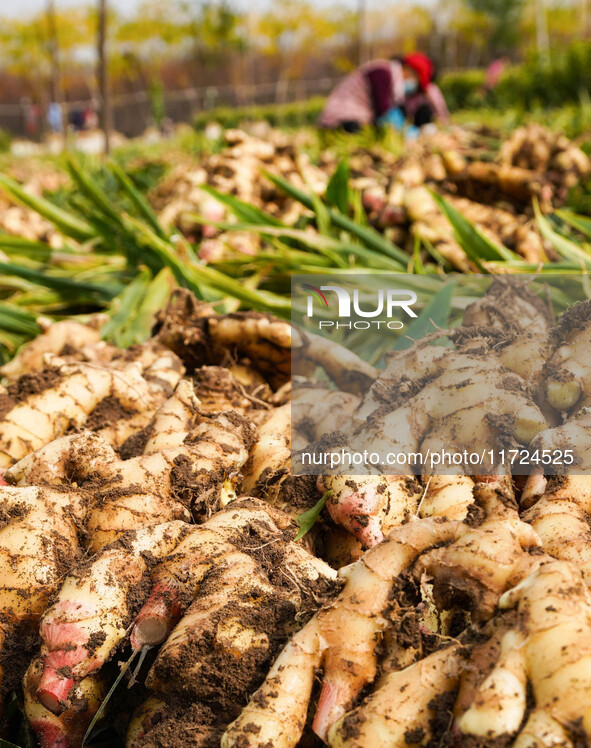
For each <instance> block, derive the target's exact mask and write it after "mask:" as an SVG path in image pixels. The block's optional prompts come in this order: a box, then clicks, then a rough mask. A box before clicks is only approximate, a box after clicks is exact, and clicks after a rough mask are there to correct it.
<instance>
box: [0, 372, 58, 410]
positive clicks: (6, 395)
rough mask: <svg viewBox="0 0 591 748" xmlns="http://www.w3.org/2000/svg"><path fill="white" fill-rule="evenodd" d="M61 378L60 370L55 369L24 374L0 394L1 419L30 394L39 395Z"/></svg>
mask: <svg viewBox="0 0 591 748" xmlns="http://www.w3.org/2000/svg"><path fill="white" fill-rule="evenodd" d="M61 379H62V375H61V374H60V372H59V371H55V370H54V369H42V370H41V371H35V372H33V373H31V374H23V375H22V376H21V377H19V379H17V381H16V382H14V383H13V384H11V385H9V386H8V387H7V389H6V392H3V393H2V394H0V420H1V419H2V418H4V416H5V415H6V414H7V413H8V412H10V411H11V410H12V409H13V408H14V407H15V405H18V404H19V403H21V402H23V400H26V399H27V398H28V397H29V396H30V395H38V394H39V393H41V392H44V391H45V390H48V389H50V388H51V387H55V386H56V385H57V384H58V383H59V382H60V380H61Z"/></svg>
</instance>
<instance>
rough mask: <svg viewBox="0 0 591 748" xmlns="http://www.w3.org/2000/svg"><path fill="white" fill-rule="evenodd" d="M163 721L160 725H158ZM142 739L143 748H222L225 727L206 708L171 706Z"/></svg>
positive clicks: (158, 716) (158, 717) (201, 706)
mask: <svg viewBox="0 0 591 748" xmlns="http://www.w3.org/2000/svg"><path fill="white" fill-rule="evenodd" d="M158 720H159V721H158ZM154 721H155V724H154V726H153V727H152V728H151V729H148V731H147V733H146V734H145V735H143V736H142V738H141V745H142V748H187V746H191V747H192V748H219V745H220V741H221V738H222V734H223V732H224V729H225V725H224V723H223V722H222V721H221V720H220V719H219V717H217V716H216V715H215V713H214V712H213V711H212V710H211V709H210V708H209V707H208V706H207V705H206V704H199V703H197V704H191V705H190V706H183V705H175V706H170V705H169V706H167V709H166V711H165V712H164V713H163V714H159V715H156V716H155V717H154Z"/></svg>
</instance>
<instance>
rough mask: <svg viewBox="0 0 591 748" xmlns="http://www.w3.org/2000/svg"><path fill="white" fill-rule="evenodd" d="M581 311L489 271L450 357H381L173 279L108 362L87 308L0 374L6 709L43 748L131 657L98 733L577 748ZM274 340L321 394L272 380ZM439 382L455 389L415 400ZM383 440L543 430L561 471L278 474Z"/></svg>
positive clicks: (418, 351)
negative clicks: (561, 454) (227, 307)
mask: <svg viewBox="0 0 591 748" xmlns="http://www.w3.org/2000/svg"><path fill="white" fill-rule="evenodd" d="M509 302H510V303H509ZM589 320H591V304H590V303H589V302H585V303H583V304H580V305H576V306H574V307H572V308H571V309H570V310H568V311H567V312H566V313H565V314H564V315H563V317H562V318H561V319H559V320H558V323H557V324H554V321H553V319H552V318H551V315H550V313H549V310H548V309H547V307H546V306H545V304H544V301H543V300H540V298H538V297H537V296H534V294H533V293H531V292H530V291H529V290H528V289H527V288H526V287H524V286H523V285H522V284H521V285H520V283H519V282H517V283H514V282H511V281H510V280H507V279H502V278H499V279H497V280H495V282H494V283H492V285H491V288H490V290H489V292H488V293H487V294H486V295H485V296H484V297H483V298H482V299H481V300H479V301H477V302H475V303H474V304H472V305H471V306H470V307H468V308H467V309H466V312H465V315H464V320H463V324H462V325H461V326H460V327H459V328H455V329H454V331H449V334H450V339H451V340H452V342H453V346H454V347H453V350H451V351H450V349H443V348H439V347H437V346H430V345H427V344H425V343H424V342H422V343H421V342H419V343H417V344H415V345H414V346H413V347H411V348H410V349H408V350H405V351H401V352H395V353H393V354H391V357H390V358H389V359H388V361H387V363H386V367H385V368H384V369H382V370H377V369H374V368H373V367H371V366H369V365H367V364H365V363H364V362H362V361H360V360H357V359H356V357H355V356H353V355H351V354H349V353H348V352H346V351H343V349H340V347H339V346H332V345H328V344H326V343H325V342H324V343H323V342H321V341H319V340H317V339H315V338H314V336H312V335H306V334H304V333H302V332H301V331H295V330H294V329H292V328H291V326H290V325H289V324H288V323H286V322H283V321H281V320H278V319H274V318H272V317H270V316H268V315H264V314H258V313H253V312H237V313H234V314H229V315H219V314H216V313H214V311H213V310H212V309H211V308H210V307H209V306H208V305H206V304H204V303H202V302H197V301H196V300H195V299H194V298H193V297H192V296H191V295H190V294H188V293H186V292H182V291H177V292H175V294H174V296H173V299H172V300H171V303H170V305H169V307H168V308H167V309H166V310H165V311H164V312H163V313H162V314H161V315H160V318H159V322H158V324H157V326H156V328H155V329H154V331H153V336H152V338H151V339H150V340H149V341H148V342H147V343H145V344H143V345H141V346H134V347H132V348H129V349H127V350H119V349H117V348H116V347H114V346H112V345H111V344H109V343H106V342H104V341H103V340H101V337H100V325H101V323H102V321H103V320H102V319H101V318H97V319H94V320H91V322H90V323H89V324H88V325H81V324H79V323H78V322H68V321H65V322H59V323H55V324H53V325H51V326H48V327H47V329H46V331H45V332H44V333H43V334H42V335H41V336H40V337H39V338H37V339H36V340H34V341H32V342H31V343H30V344H28V345H27V346H26V347H24V348H23V349H22V350H21V352H20V353H19V354H18V355H17V356H16V357H15V359H13V361H12V362H10V363H9V364H8V365H6V366H5V367H4V368H3V370H2V372H1V373H2V375H3V377H4V379H3V382H4V385H3V389H2V390H1V391H0V470H1V471H2V485H0V510H1V512H2V517H1V519H2V522H1V526H0V551H1V552H0V573H1V579H2V580H3V581H2V587H1V588H0V607H1V617H0V621H1V623H2V625H1V627H0V665H1V666H2V682H1V688H2V695H3V698H4V700H5V701H8V700H9V699H14V698H16V699H17V700H18V702H19V703H21V704H22V709H23V711H24V714H25V716H26V719H27V721H28V724H29V725H30V726H31V727H32V729H33V730H34V732H35V734H36V737H37V740H38V741H39V744H40V745H41V746H42V748H57V746H60V747H61V748H65V747H66V746H67V747H69V748H76V747H77V746H81V745H82V742H83V739H84V736H85V733H86V731H87V729H88V726H89V725H90V723H91V721H92V720H93V717H94V716H95V715H96V713H97V710H98V709H99V706H100V705H101V703H102V701H103V699H104V697H105V694H106V692H107V691H108V689H109V687H110V686H111V685H112V684H113V682H114V679H115V678H116V677H117V675H118V674H119V673H120V670H121V668H122V667H125V666H124V665H123V663H124V662H129V658H130V657H132V656H133V658H134V659H132V664H131V666H129V669H128V670H126V671H125V672H124V674H123V682H122V683H121V684H120V685H119V686H118V690H117V692H116V695H115V697H113V698H112V699H111V700H110V701H109V702H108V704H107V707H106V712H105V714H104V715H103V717H106V718H105V719H104V721H103V723H102V724H103V728H102V730H103V733H102V739H103V740H104V739H105V738H104V736H105V735H106V736H107V737H106V739H107V740H109V741H110V744H112V745H114V746H115V745H125V746H128V747H129V748H142V747H145V748H153V747H154V748H155V747H156V746H166V747H167V748H176V746H179V747H180V746H188V745H191V746H198V747H203V748H211V747H212V746H220V745H221V746H224V747H225V748H229V747H230V746H233V747H235V748H255V747H256V748H287V747H288V746H294V747H295V746H320V745H322V744H323V743H327V744H328V745H330V746H349V747H351V746H355V747H356V748H373V747H374V746H377V747H379V748H381V747H383V748H386V746H388V747H392V746H394V747H397V746H400V747H401V748H402V747H406V746H429V747H430V748H434V747H435V746H468V747H470V748H472V747H476V746H482V747H484V746H494V747H495V748H498V747H499V746H516V747H517V748H526V747H527V748H533V747H534V746H536V747H539V748H542V746H544V747H545V746H565V747H566V746H572V747H573V748H574V746H583V745H589V744H591V712H590V711H589V707H588V704H589V703H590V696H591V677H589V675H588V672H589V665H588V663H589V662H590V660H589V658H590V657H591V645H590V644H589V642H590V641H591V595H590V593H589V588H588V583H589V582H590V580H591V550H590V549H591V531H590V530H589V522H588V517H589V514H591V480H590V479H589V477H587V476H586V475H584V472H585V468H586V466H587V461H588V459H589V458H588V453H587V451H586V450H585V449H584V447H585V439H584V433H585V428H586V426H587V420H588V415H587V410H586V408H587V407H588V402H587V401H588V400H589V398H591V369H587V368H586V365H585V356H584V355H583V354H584V350H585V348H586V347H587V346H588V345H589V342H591V341H589V335H590V334H591V333H590V332H589V330H591V325H590V324H589ZM292 345H293V346H296V347H300V348H301V349H302V350H304V351H305V355H306V357H307V359H308V360H310V361H312V362H313V363H314V364H315V365H316V366H317V367H318V368H319V369H322V370H323V371H324V374H325V376H324V377H323V379H322V381H323V382H324V383H323V384H315V385H313V386H297V387H292V382H291V375H292V372H291V352H292ZM440 351H446V352H447V354H446V355H447V356H448V358H449V360H448V362H447V364H446V363H445V361H444V359H443V358H442V357H441V355H440V353H439V352H440ZM493 375H494V376H493ZM495 376H500V377H501V379H502V381H504V382H505V384H506V386H505V394H506V398H505V400H504V401H503V400H502V399H501V398H498V399H494V398H493V400H494V404H495V406H496V407H497V410H496V411H493V410H489V412H484V411H483V410H482V408H480V409H479V406H478V403H479V402H480V400H482V389H481V384H482V383H483V382H484V381H485V380H486V381H487V382H488V383H490V381H491V380H494V377H495ZM326 377H328V379H330V380H332V383H333V385H334V386H333V387H332V388H328V387H327V385H326ZM401 377H402V379H401ZM454 377H456V378H457V377H461V379H459V380H457V379H454ZM402 384H404V385H405V386H404V387H401V385H402ZM438 387H439V388H440V389H441V391H445V388H446V387H454V388H457V387H461V388H463V390H462V392H461V396H460V397H459V398H456V399H455V400H454V401H453V403H452V401H450V400H447V401H446V400H445V398H441V401H442V402H444V403H447V404H446V406H445V407H443V406H442V407H441V408H440V409H439V410H437V409H436V408H431V410H426V407H425V406H426V404H429V403H430V404H433V403H434V402H435V401H436V399H435V398H434V395H433V392H434V390H437V388H438ZM392 388H395V389H396V390H397V391H402V392H404V393H406V394H405V395H404V397H399V398H398V399H396V400H394V399H392V398H390V399H389V398H388V397H387V392H388V391H389V389H390V390H391V389H392ZM507 393H509V394H508V395H507ZM479 398H480V400H479ZM384 402H389V403H390V406H389V409H385V408H384V407H383V403H384ZM461 403H464V404H467V405H466V407H463V408H462V407H461ZM351 424H353V429H352V430H349V431H347V429H348V428H349V427H350V426H351ZM368 424H369V425H368ZM452 425H453V428H452ZM370 426H371V429H373V434H372V433H371V429H370ZM364 429H365V431H364ZM378 431H379V432H380V436H381V438H383V439H386V440H390V442H391V444H392V445H393V447H397V448H408V449H412V451H420V450H421V449H426V448H427V447H428V446H432V447H435V445H436V443H437V440H438V439H439V440H440V442H442V443H445V444H446V445H448V446H451V447H456V448H458V449H459V448H460V447H461V446H465V445H466V444H467V443H469V442H468V439H470V440H472V442H473V443H474V444H476V445H477V444H478V443H479V441H482V442H483V441H484V440H486V439H487V438H490V437H491V435H493V436H499V435H500V436H502V438H503V443H506V444H517V445H527V446H529V448H535V447H536V445H538V446H539V448H544V446H545V445H547V444H552V443H555V442H553V440H556V439H559V440H561V443H562V444H566V443H568V444H570V445H571V446H572V447H573V449H575V450H576V451H577V460H578V463H577V466H578V467H580V470H578V471H574V472H573V474H572V475H562V476H560V475H553V476H552V475H547V476H544V475H543V474H542V473H541V472H539V471H535V472H534V473H533V474H532V475H530V476H528V477H527V478H526V477H525V476H513V477H512V476H511V475H509V474H507V473H506V471H505V472H503V471H501V470H499V471H498V472H494V471H493V472H492V473H491V474H489V475H463V474H457V475H432V476H429V477H427V476H416V477H415V476H412V475H386V474H381V473H377V472H376V473H375V474H370V475H366V476H354V475H338V474H335V475H307V476H298V475H295V474H294V473H293V472H292V470H291V459H290V458H291V449H292V447H293V448H294V449H295V450H296V451H297V450H299V449H303V448H304V447H305V446H306V444H308V442H309V441H310V440H312V441H316V442H320V441H322V440H323V439H326V437H330V435H331V434H333V433H334V432H339V433H341V434H342V433H351V434H356V435H357V438H358V439H359V440H366V441H367V440H368V439H370V438H372V436H375V435H376V434H377V433H378ZM501 432H502V433H501ZM454 440H455V441H454ZM579 473H581V474H579ZM328 491H330V492H331V493H330V494H329V496H328V499H327V501H326V506H325V509H324V511H323V512H322V515H321V517H320V519H319V520H318V521H317V522H316V523H315V524H314V525H313V526H312V527H311V529H309V531H308V532H307V533H306V534H304V535H303V537H300V536H301V534H302V533H301V530H300V532H298V524H302V521H301V519H298V518H300V517H301V515H302V514H304V513H305V512H306V511H308V510H310V509H312V508H313V507H314V506H315V505H316V504H317V502H318V501H319V499H321V497H323V495H325V494H326V492H328ZM306 529H308V527H307V526H306ZM587 650H590V651H589V652H588V651H587ZM126 686H127V687H126ZM15 694H16V696H15ZM12 721H13V722H14V719H13V720H12ZM100 725H101V723H100V722H99V723H98V725H97V728H98V729H99V730H100V729H101V728H100ZM97 728H95V730H96V729H97ZM11 730H12V732H11ZM3 734H4V735H6V736H7V737H8V739H10V740H15V738H16V737H17V736H15V734H14V726H13V725H12V726H11V723H10V722H7V723H6V724H5V725H4V727H3ZM97 735H99V737H97V740H100V739H101V735H100V733H97ZM92 742H93V739H92V736H91V739H90V741H89V742H88V743H86V742H85V744H88V745H92Z"/></svg>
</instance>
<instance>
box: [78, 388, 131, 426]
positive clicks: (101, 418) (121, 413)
mask: <svg viewBox="0 0 591 748" xmlns="http://www.w3.org/2000/svg"><path fill="white" fill-rule="evenodd" d="M132 415H133V411H130V410H126V408H124V407H123V405H122V404H121V402H120V400H118V399H117V398H116V397H112V396H110V397H106V398H105V399H104V400H101V402H100V403H99V404H98V405H97V406H96V408H95V409H94V410H93V411H92V413H91V414H90V415H89V416H88V418H87V419H86V424H85V426H86V428H87V429H90V430H91V431H99V430H100V429H104V428H107V426H112V425H113V424H114V423H115V421H121V420H124V419H128V418H131V416H132Z"/></svg>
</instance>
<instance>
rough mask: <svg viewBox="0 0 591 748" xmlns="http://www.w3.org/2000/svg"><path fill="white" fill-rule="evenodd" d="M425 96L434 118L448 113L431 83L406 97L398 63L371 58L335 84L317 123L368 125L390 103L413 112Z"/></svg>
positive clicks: (386, 109) (384, 110)
mask: <svg viewBox="0 0 591 748" xmlns="http://www.w3.org/2000/svg"><path fill="white" fill-rule="evenodd" d="M425 97H426V100H427V101H428V102H429V103H430V104H431V106H432V107H433V111H434V113H435V116H436V117H443V118H445V117H446V116H447V115H448V114H449V112H448V110H447V106H446V104H445V100H444V98H443V94H442V93H441V91H440V90H439V87H438V86H436V85H435V84H434V83H431V84H430V85H429V86H428V87H427V89H426V91H424V92H423V91H421V92H419V93H417V94H413V95H412V96H410V97H406V96H405V92H404V76H403V74H402V65H401V64H400V63H399V62H397V61H396V60H373V61H372V62H368V63H366V64H365V65H362V66H361V67H360V68H357V70H354V71H353V72H352V73H350V74H349V75H348V76H347V77H346V78H344V79H343V80H342V81H341V82H340V83H339V84H338V85H337V86H336V87H335V89H334V90H333V91H332V93H331V94H330V96H329V97H328V99H327V101H326V104H325V106H324V110H323V112H322V114H321V115H320V118H319V120H318V124H319V125H320V127H327V128H335V127H339V126H340V125H341V124H342V123H343V122H358V123H359V124H360V125H362V126H363V125H371V124H374V123H375V122H376V120H377V119H378V118H379V117H380V116H381V115H382V114H385V113H386V112H387V111H388V109H391V108H392V107H394V106H404V107H405V108H406V107H407V106H408V108H409V111H408V114H414V111H416V109H417V108H418V105H419V104H420V103H422V102H424V101H425ZM419 99H420V101H419ZM410 110H414V111H410Z"/></svg>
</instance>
